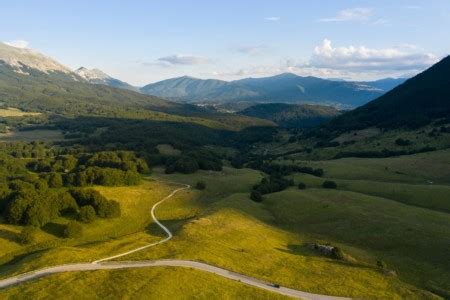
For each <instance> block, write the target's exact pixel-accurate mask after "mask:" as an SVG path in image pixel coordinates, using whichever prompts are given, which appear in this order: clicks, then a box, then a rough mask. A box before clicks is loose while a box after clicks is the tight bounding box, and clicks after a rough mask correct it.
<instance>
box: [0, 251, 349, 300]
mask: <svg viewBox="0 0 450 300" xmlns="http://www.w3.org/2000/svg"><path fill="white" fill-rule="evenodd" d="M147 267H184V268H192V269H196V270H200V271H204V272H209V273H212V274H215V275H219V276H222V277H225V278H228V279H232V280H235V281H239V282H242V283H245V284H247V285H250V286H254V287H257V288H261V289H265V290H268V291H271V292H274V293H277V294H281V295H285V296H290V297H294V298H299V299H311V300H338V299H349V298H341V297H333V296H325V295H318V294H311V293H306V292H302V291H298V290H294V289H290V288H286V287H281V286H280V287H275V286H274V285H273V284H272V283H269V282H265V281H262V280H258V279H255V278H252V277H248V276H245V275H242V274H239V273H235V272H231V271H228V270H226V269H222V268H219V267H215V266H211V265H208V264H205V263H201V262H197V261H190V260H178V259H168V260H154V261H145V260H144V261H121V262H105V263H97V264H92V263H77V264H67V265H60V266H55V267H49V268H44V269H41V270H37V271H32V272H29V273H25V274H22V275H18V276H14V277H10V278H8V279H4V280H1V281H0V288H5V287H8V286H12V285H15V284H19V283H23V282H26V281H30V280H34V279H37V278H41V277H44V276H48V275H51V274H56V273H64V272H77V271H94V270H117V269H133V268H147Z"/></svg>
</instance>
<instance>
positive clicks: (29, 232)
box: [19, 226, 37, 245]
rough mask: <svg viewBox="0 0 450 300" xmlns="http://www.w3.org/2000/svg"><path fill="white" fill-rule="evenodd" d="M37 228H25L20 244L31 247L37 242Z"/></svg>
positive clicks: (20, 236)
mask: <svg viewBox="0 0 450 300" xmlns="http://www.w3.org/2000/svg"><path fill="white" fill-rule="evenodd" d="M36 231H37V230H36V228H35V227H33V226H25V227H24V228H22V231H20V234H19V243H20V244H22V245H29V244H32V243H34V241H35V240H36Z"/></svg>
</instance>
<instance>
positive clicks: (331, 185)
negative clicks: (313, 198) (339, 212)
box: [322, 180, 337, 189]
mask: <svg viewBox="0 0 450 300" xmlns="http://www.w3.org/2000/svg"><path fill="white" fill-rule="evenodd" d="M322 187H323V188H325V189H336V188H337V184H336V182H334V181H331V180H325V181H324V182H323V184H322Z"/></svg>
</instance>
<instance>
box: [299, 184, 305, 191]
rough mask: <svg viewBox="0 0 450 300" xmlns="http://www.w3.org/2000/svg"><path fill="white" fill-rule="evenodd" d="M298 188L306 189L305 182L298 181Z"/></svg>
mask: <svg viewBox="0 0 450 300" xmlns="http://www.w3.org/2000/svg"><path fill="white" fill-rule="evenodd" d="M298 189H299V190H304V189H306V184H304V183H303V182H299V183H298Z"/></svg>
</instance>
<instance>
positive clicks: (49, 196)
mask: <svg viewBox="0 0 450 300" xmlns="http://www.w3.org/2000/svg"><path fill="white" fill-rule="evenodd" d="M25 180H28V181H24V180H20V179H16V180H14V181H11V182H10V183H9V185H8V188H9V193H7V194H6V195H5V196H4V197H3V198H2V200H1V204H2V205H1V212H2V213H3V215H4V217H5V220H6V221H7V222H8V223H10V224H18V225H30V226H35V227H42V226H44V225H45V224H47V223H49V222H51V221H52V220H54V219H55V218H57V217H59V216H62V215H66V214H72V215H73V214H76V215H77V216H78V218H79V219H81V220H82V221H83V222H87V223H88V222H91V221H92V220H93V217H95V216H98V217H100V218H114V217H118V216H120V205H119V203H118V202H116V201H113V200H108V199H106V198H105V197H103V196H102V195H101V194H100V193H98V192H97V191H94V190H89V189H87V190H69V191H60V190H53V189H48V188H47V185H46V183H45V181H43V180H41V179H34V180H30V179H29V178H26V179H25ZM86 206H88V207H89V206H90V207H92V209H93V210H94V215H93V216H92V213H91V212H92V209H91V208H86Z"/></svg>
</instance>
